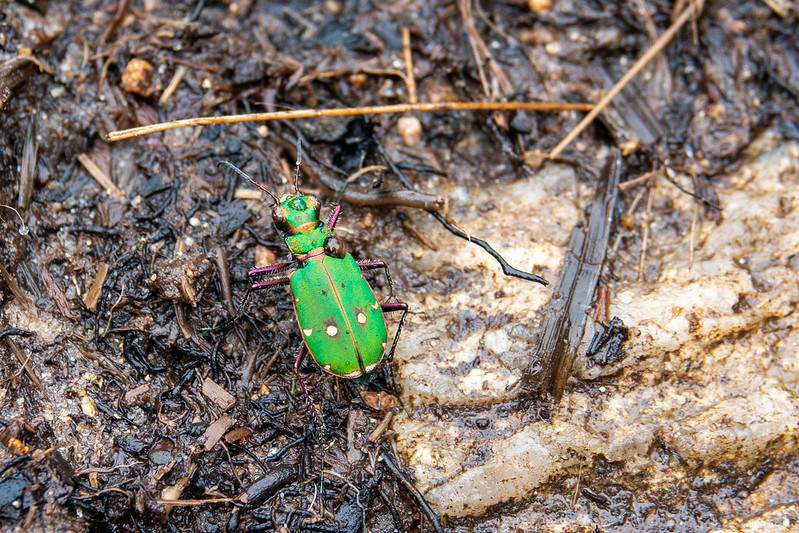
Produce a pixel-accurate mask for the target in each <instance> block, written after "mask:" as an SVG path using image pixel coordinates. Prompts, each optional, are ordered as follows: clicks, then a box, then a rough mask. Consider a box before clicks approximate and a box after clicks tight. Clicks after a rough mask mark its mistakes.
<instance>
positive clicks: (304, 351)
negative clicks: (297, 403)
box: [294, 342, 319, 414]
mask: <svg viewBox="0 0 799 533" xmlns="http://www.w3.org/2000/svg"><path fill="white" fill-rule="evenodd" d="M306 355H308V347H307V346H306V345H305V343H304V342H303V343H302V345H301V346H300V349H299V351H297V355H296V356H294V375H295V376H297V382H298V383H299V384H300V389H302V395H303V396H305V403H306V404H307V405H308V407H309V408H310V409H311V410H312V411H313V412H314V413H315V414H319V410H318V409H317V408H316V403H315V402H314V401H313V398H311V393H310V392H309V391H308V384H307V383H305V378H304V377H302V374H300V365H302V360H303V359H305V356H306Z"/></svg>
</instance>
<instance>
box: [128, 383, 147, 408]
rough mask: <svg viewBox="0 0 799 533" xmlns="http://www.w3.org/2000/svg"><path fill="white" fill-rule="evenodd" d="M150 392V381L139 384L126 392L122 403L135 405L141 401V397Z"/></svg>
mask: <svg viewBox="0 0 799 533" xmlns="http://www.w3.org/2000/svg"><path fill="white" fill-rule="evenodd" d="M148 392H150V384H149V383H144V384H142V385H139V386H138V387H136V388H135V389H130V390H129V391H128V392H126V393H125V396H123V397H122V403H123V404H125V405H133V404H135V403H136V402H138V401H139V398H141V397H143V396H144V395H146V394H147V393H148Z"/></svg>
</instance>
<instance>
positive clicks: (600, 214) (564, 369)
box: [521, 153, 622, 399]
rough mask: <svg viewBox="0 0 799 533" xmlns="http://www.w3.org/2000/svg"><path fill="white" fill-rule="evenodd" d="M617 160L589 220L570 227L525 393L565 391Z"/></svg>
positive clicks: (612, 203)
mask: <svg viewBox="0 0 799 533" xmlns="http://www.w3.org/2000/svg"><path fill="white" fill-rule="evenodd" d="M621 164H622V163H621V156H620V155H619V154H618V153H616V154H614V155H613V156H612V157H611V159H610V162H609V163H608V164H607V166H606V168H605V171H604V172H603V181H602V183H600V184H599V186H598V187H597V190H596V193H595V195H594V203H593V204H592V205H591V208H590V212H589V215H588V220H587V223H586V224H585V225H578V226H577V227H575V228H574V230H573V231H572V235H571V240H570V242H569V249H568V251H567V254H566V264H565V265H564V267H563V273H562V274H561V276H560V279H559V280H558V282H557V284H556V285H555V288H554V289H553V295H552V301H551V302H550V303H549V307H548V308H547V311H546V318H545V319H544V326H543V328H542V332H541V336H540V337H539V339H538V344H537V346H536V347H535V349H534V351H533V354H532V357H531V360H530V363H529V364H528V366H527V368H526V369H525V372H524V374H523V376H522V379H521V387H522V389H523V390H524V392H525V393H526V394H530V395H536V394H541V393H543V392H548V393H550V394H552V396H553V397H554V398H556V399H559V398H560V397H561V395H562V394H563V389H564V387H565V386H566V381H567V380H568V379H569V375H570V374H571V369H572V364H573V363H574V359H575V358H576V356H577V350H578V348H579V346H580V341H581V340H582V337H583V333H584V330H585V325H586V322H587V320H588V318H589V310H590V308H591V302H592V301H593V299H594V292H595V291H596V287H597V283H598V281H599V274H600V272H601V271H602V265H603V263H604V261H605V254H606V252H607V248H608V241H609V238H610V233H611V231H612V229H613V211H614V209H615V208H616V199H617V197H618V185H619V176H620V175H621Z"/></svg>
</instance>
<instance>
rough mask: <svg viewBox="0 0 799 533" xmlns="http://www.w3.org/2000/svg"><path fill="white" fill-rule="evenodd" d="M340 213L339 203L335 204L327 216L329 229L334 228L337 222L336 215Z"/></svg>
mask: <svg viewBox="0 0 799 533" xmlns="http://www.w3.org/2000/svg"><path fill="white" fill-rule="evenodd" d="M340 214H341V204H336V207H334V208H333V212H332V213H330V216H329V217H328V218H327V225H328V227H329V228H330V229H335V228H336V224H337V223H338V216H339V215H340Z"/></svg>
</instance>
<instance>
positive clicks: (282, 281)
mask: <svg viewBox="0 0 799 533" xmlns="http://www.w3.org/2000/svg"><path fill="white" fill-rule="evenodd" d="M289 282H290V280H289V277H288V276H277V277H274V278H269V279H265V280H263V281H259V282H258V283H253V284H252V286H251V287H252V290H254V291H257V290H258V289H266V288H267V287H277V286H278V285H288V284H289Z"/></svg>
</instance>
